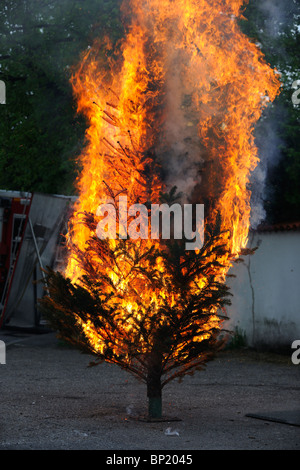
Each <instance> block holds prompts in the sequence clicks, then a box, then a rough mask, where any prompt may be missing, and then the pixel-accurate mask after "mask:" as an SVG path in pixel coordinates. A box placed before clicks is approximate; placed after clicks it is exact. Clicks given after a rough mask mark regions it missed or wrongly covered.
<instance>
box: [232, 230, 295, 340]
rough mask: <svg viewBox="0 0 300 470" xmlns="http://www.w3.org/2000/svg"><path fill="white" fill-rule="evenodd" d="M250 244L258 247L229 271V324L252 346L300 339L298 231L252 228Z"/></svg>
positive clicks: (252, 246)
mask: <svg viewBox="0 0 300 470" xmlns="http://www.w3.org/2000/svg"><path fill="white" fill-rule="evenodd" d="M248 246H249V247H251V248H254V247H255V246H259V248H258V250H257V251H256V252H255V254H254V255H252V256H248V257H245V258H244V263H241V264H238V265H235V266H234V267H233V268H232V269H231V271H230V274H235V276H236V277H235V278H233V279H228V285H229V286H230V287H231V293H232V294H233V298H232V306H231V307H228V308H227V312H228V315H229V317H230V320H229V322H226V325H225V327H226V328H229V329H233V330H234V329H236V328H237V329H238V332H239V333H241V334H244V335H245V336H246V340H247V343H248V345H249V346H260V347H261V346H266V347H272V348H283V347H291V344H292V342H293V341H294V340H295V339H300V232H299V231H298V232H297V231H295V232H252V233H251V234H250V237H249V245H248Z"/></svg>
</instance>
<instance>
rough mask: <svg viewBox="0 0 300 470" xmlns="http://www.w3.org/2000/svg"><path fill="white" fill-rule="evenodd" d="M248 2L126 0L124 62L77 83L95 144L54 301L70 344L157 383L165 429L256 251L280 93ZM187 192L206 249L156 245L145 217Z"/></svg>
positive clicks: (48, 306)
mask: <svg viewBox="0 0 300 470" xmlns="http://www.w3.org/2000/svg"><path fill="white" fill-rule="evenodd" d="M243 3H244V2H243V1H242V0H213V1H208V0H203V1H202V2H198V1H195V0H184V1H183V0H179V1H177V2H176V3H175V2H173V1H172V0H159V1H158V0H151V1H147V2H140V1H137V0H131V1H130V2H127V1H124V4H123V10H124V14H125V17H126V18H127V24H128V26H127V33H126V36H125V38H124V40H123V41H122V43H121V44H120V45H119V48H118V51H116V50H114V51H111V48H110V45H109V41H106V43H105V47H104V45H103V44H101V45H100V44H99V42H97V43H95V45H94V46H93V47H92V48H90V49H89V50H88V52H87V53H86V54H85V55H84V56H83V58H82V61H81V63H80V65H79V67H78V69H77V71H76V73H75V74H74V77H73V79H72V83H73V89H74V94H75V96H76V99H77V101H78V111H79V112H83V113H84V114H85V115H86V116H87V117H88V119H89V128H88V130H87V145H86V147H85V149H84V151H83V153H82V155H81V165H82V173H81V175H80V178H79V180H78V185H77V186H78V192H79V199H78V202H77V204H76V207H75V210H74V214H73V217H72V219H71V221H70V229H69V233H68V237H67V244H68V249H69V256H68V261H67V266H66V269H65V272H64V273H55V272H53V271H50V272H49V277H48V289H49V292H50V295H49V296H46V297H45V298H44V299H43V300H42V301H41V302H42V305H43V307H44V310H45V313H46V316H47V318H48V319H49V322H50V324H51V325H52V326H53V327H54V328H55V329H56V330H57V331H58V332H59V333H60V335H61V336H62V337H63V338H65V339H66V340H68V341H70V342H71V343H73V344H75V345H77V346H79V347H81V348H82V349H84V350H86V351H89V352H90V353H92V354H94V355H95V356H96V357H97V358H98V359H99V361H103V360H105V361H108V362H111V363H115V364H118V365H120V366H121V367H123V368H125V369H126V370H128V371H130V372H132V373H133V374H135V375H136V376H138V377H139V378H141V379H142V380H144V381H145V383H146V384H147V390H148V397H149V416H150V417H158V418H159V417H161V414H162V410H161V391H162V388H163V386H164V385H166V384H167V383H169V382H170V381H171V380H172V379H174V378H179V377H182V376H184V375H185V374H187V373H192V372H193V371H194V370H195V369H198V368H201V367H203V366H204V365H205V363H206V362H207V360H208V359H210V358H212V357H213V355H214V353H215V352H216V351H217V350H218V349H219V347H220V345H221V343H222V342H221V341H220V340H219V334H220V332H221V331H222V322H223V317H222V315H220V312H222V308H223V307H224V305H226V304H227V303H228V294H229V292H228V288H227V287H226V284H225V281H226V275H227V274H228V270H229V269H230V267H231V265H232V262H233V260H234V259H236V258H237V257H238V256H239V255H240V253H241V252H243V251H244V250H245V248H246V244H247V237H248V231H249V227H250V216H251V213H250V212H251V207H250V198H251V191H250V184H249V181H250V176H251V172H252V171H253V169H254V168H255V166H256V165H257V162H258V155H257V149H256V147H255V142H254V135H253V131H254V126H255V123H256V122H257V120H258V119H259V118H260V116H261V114H262V110H263V108H264V107H265V106H266V105H267V104H268V103H269V102H271V101H273V100H274V98H275V97H276V95H277V94H278V90H279V86H280V84H279V81H278V79H277V77H276V73H275V72H274V71H273V70H271V68H270V67H269V66H268V65H267V64H266V63H265V62H264V59H263V55H262V53H261V51H260V49H259V48H258V47H257V46H256V45H255V44H253V43H252V42H251V41H249V39H248V38H247V37H246V36H244V35H243V34H242V33H241V31H240V30H239V27H238V20H239V19H240V18H241V6H242V4H243ZM104 51H105V53H104ZM108 65H109V67H108ZM174 187H177V188H178V190H179V191H180V194H181V197H180V198H178V199H177V201H176V202H177V203H179V204H181V205H184V204H185V203H190V204H194V205H198V204H204V206H205V237H204V240H203V245H202V246H200V247H199V248H198V249H197V250H186V245H185V241H186V240H185V239H184V237H182V239H181V240H180V239H178V237H176V236H175V235H174V233H173V236H172V233H170V240H166V239H164V237H163V236H162V234H159V235H158V236H157V237H156V238H154V239H153V238H149V237H144V236H143V235H142V234H143V233H144V232H143V227H144V226H143V217H142V215H143V214H142V213H141V205H143V207H146V208H147V214H146V215H149V218H150V219H151V210H152V209H151V206H152V205H153V204H157V205H159V204H161V203H162V202H165V203H167V202H168V203H169V204H170V205H172V204H173V203H174V202H175V199H176V192H175V190H174V189H173V188H174ZM125 195H126V198H127V199H126V201H127V203H128V205H129V206H130V207H133V208H135V210H134V211H133V212H129V213H128V218H126V220H125V219H124V217H123V213H122V211H121V206H120V201H121V200H122V198H121V196H125ZM101 205H102V207H103V205H106V206H105V207H108V205H109V206H110V207H111V208H112V212H111V213H113V214H114V217H115V221H117V222H118V224H117V226H118V228H117V229H115V230H114V236H112V235H111V233H110V228H109V226H110V224H109V217H110V211H109V210H108V211H107V212H106V213H104V212H102V211H99V206H101ZM135 216H137V217H136V219H135ZM144 216H145V214H144ZM103 218H104V219H105V223H107V227H106V234H107V236H106V237H103V236H101V237H99V230H98V228H99V226H101V227H102V228H103V226H104V225H105V224H104V223H103ZM150 219H149V220H150ZM137 220H138V222H137ZM99 224H100V225H99ZM101 224H102V225H101ZM128 224H135V225H134V226H135V230H134V231H131V232H130V233H131V235H130V237H127V236H126V235H124V233H126V234H127V233H128V231H127V230H124V228H127V225H128ZM114 227H115V228H116V224H115V225H114ZM194 228H195V230H198V229H199V227H197V224H196V227H194ZM148 229H149V226H148ZM173 231H174V232H176V227H175V226H174V227H173ZM102 232H103V230H102ZM148 233H149V232H148ZM102 235H103V233H102ZM96 362H97V360H96Z"/></svg>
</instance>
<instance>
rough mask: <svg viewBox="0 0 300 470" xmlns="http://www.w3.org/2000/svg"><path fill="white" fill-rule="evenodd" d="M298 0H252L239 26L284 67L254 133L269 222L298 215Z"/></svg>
mask: <svg viewBox="0 0 300 470" xmlns="http://www.w3.org/2000/svg"><path fill="white" fill-rule="evenodd" d="M299 7H300V3H299V0H293V1H292V0H290V1H287V2H284V4H283V2H282V1H281V0H272V1H269V0H264V1H261V0H251V1H250V2H249V4H248V5H247V7H246V9H245V13H244V16H245V17H246V18H247V21H242V24H241V27H242V28H243V29H244V31H245V33H246V34H247V35H248V36H250V37H251V38H253V40H254V41H255V42H258V43H259V44H260V47H261V48H262V50H263V52H264V54H265V57H266V60H267V61H268V62H269V63H270V64H271V65H272V67H276V68H277V69H278V71H279V72H280V73H281V81H282V90H281V94H280V95H279V96H278V97H277V99H276V100H275V101H274V103H273V104H272V105H271V106H270V107H269V108H268V110H267V111H266V113H265V116H264V118H263V119H262V120H261V122H260V123H259V125H258V127H257V130H256V135H257V145H258V147H259V149H260V155H261V158H262V159H263V160H264V162H265V163H266V166H267V176H266V188H265V194H264V199H265V201H264V204H265V210H266V215H267V222H269V223H278V222H292V221H299V220H300V186H299V180H300V137H299V128H300V106H299V105H294V104H293V102H292V96H293V93H294V92H295V88H293V84H294V83H295V82H296V81H297V80H299V85H298V86H297V88H298V89H300V59H299V47H300V27H299V20H300V9H299Z"/></svg>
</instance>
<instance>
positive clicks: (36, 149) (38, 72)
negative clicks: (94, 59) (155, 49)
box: [0, 0, 122, 194]
mask: <svg viewBox="0 0 300 470" xmlns="http://www.w3.org/2000/svg"><path fill="white" fill-rule="evenodd" d="M119 3H120V2H119V1H118V0H115V1H105V0H103V1H102V0H100V1H99V0H87V1H84V2H82V1H69V0H67V1H66V0H65V1H59V0H48V1H38V2H37V1H36V0H3V1H1V5H0V18H1V21H0V38H1V39H0V41H1V53H0V79H1V80H3V81H4V82H5V83H6V88H7V104H6V106H1V107H0V136H1V137H0V138H1V147H0V187H1V188H3V189H16V190H28V191H40V192H46V193H47V192H50V193H55V192H63V193H66V194H69V193H71V192H72V191H73V182H74V179H75V176H76V172H77V170H78V168H77V166H76V155H78V154H79V152H80V150H81V148H82V144H83V139H84V131H85V121H84V119H83V117H82V116H81V117H80V116H77V114H76V109H75V105H74V101H73V97H72V89H71V86H70V83H69V79H70V76H71V71H72V66H73V65H74V64H76V63H77V62H78V60H79V55H80V53H81V52H82V51H83V50H85V49H86V48H87V47H88V46H89V45H90V44H91V43H92V41H93V39H94V38H95V37H100V38H101V37H103V36H104V35H106V34H108V35H109V37H110V39H111V40H112V41H114V40H117V39H118V37H119V36H120V35H121V34H122V28H121V24H120V21H119V14H120V13H119Z"/></svg>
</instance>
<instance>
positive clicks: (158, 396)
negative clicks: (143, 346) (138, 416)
mask: <svg viewBox="0 0 300 470" xmlns="http://www.w3.org/2000/svg"><path fill="white" fill-rule="evenodd" d="M161 373H162V353H161V352H160V351H159V350H156V349H155V348H154V347H153V349H152V351H151V353H150V355H149V359H148V373H147V396H148V415H149V418H161V417H162V389H161Z"/></svg>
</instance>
